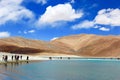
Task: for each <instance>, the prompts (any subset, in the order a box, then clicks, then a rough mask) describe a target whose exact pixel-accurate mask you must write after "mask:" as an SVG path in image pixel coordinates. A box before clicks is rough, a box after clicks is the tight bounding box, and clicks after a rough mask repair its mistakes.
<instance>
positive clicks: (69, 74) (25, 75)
mask: <svg viewBox="0 0 120 80" xmlns="http://www.w3.org/2000/svg"><path fill="white" fill-rule="evenodd" d="M0 80H120V61H117V60H51V61H42V62H33V63H19V64H17V63H16V64H0Z"/></svg>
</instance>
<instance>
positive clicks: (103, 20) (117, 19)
mask: <svg viewBox="0 0 120 80" xmlns="http://www.w3.org/2000/svg"><path fill="white" fill-rule="evenodd" d="M99 25H103V26H107V25H108V26H120V9H102V10H100V11H99V12H98V14H97V15H96V17H95V18H94V19H93V20H92V21H88V20H85V21H83V22H81V23H79V24H75V25H73V26H72V29H81V28H99V30H103V31H109V30H110V29H108V28H105V27H101V26H99ZM100 27H101V28H100Z"/></svg>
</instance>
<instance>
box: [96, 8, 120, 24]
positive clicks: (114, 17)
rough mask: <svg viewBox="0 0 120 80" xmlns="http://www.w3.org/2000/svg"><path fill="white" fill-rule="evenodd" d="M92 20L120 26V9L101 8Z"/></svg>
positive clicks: (97, 22)
mask: <svg viewBox="0 0 120 80" xmlns="http://www.w3.org/2000/svg"><path fill="white" fill-rule="evenodd" d="M94 20H95V24H102V25H110V26H120V9H102V10H100V11H99V12H98V15H97V16H96V17H95V19H94Z"/></svg>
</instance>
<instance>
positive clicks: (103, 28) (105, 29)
mask: <svg viewBox="0 0 120 80" xmlns="http://www.w3.org/2000/svg"><path fill="white" fill-rule="evenodd" d="M99 30H101V31H110V29H109V28H105V27H101V28H99Z"/></svg>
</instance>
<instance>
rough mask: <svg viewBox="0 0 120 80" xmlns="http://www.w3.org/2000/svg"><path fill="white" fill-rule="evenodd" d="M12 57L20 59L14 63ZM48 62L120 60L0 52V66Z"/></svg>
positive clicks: (115, 59) (117, 59) (113, 59)
mask: <svg viewBox="0 0 120 80" xmlns="http://www.w3.org/2000/svg"><path fill="white" fill-rule="evenodd" d="M3 55H7V56H8V61H7V62H6V61H3V60H2V57H3ZM14 55H19V56H21V55H22V57H23V58H22V59H20V60H18V61H16V60H12V59H11V57H12V56H14ZM27 56H29V60H26V57H27ZM48 60H102V61H103V60H104V61H108V60H109V61H120V58H110V57H106V58H100V57H89V58H88V57H86V58H85V57H80V56H74V55H67V56H65V55H61V56H60V55H59V56H52V55H51V56H41V55H26V54H10V53H4V52H0V64H4V63H20V62H39V61H48Z"/></svg>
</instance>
